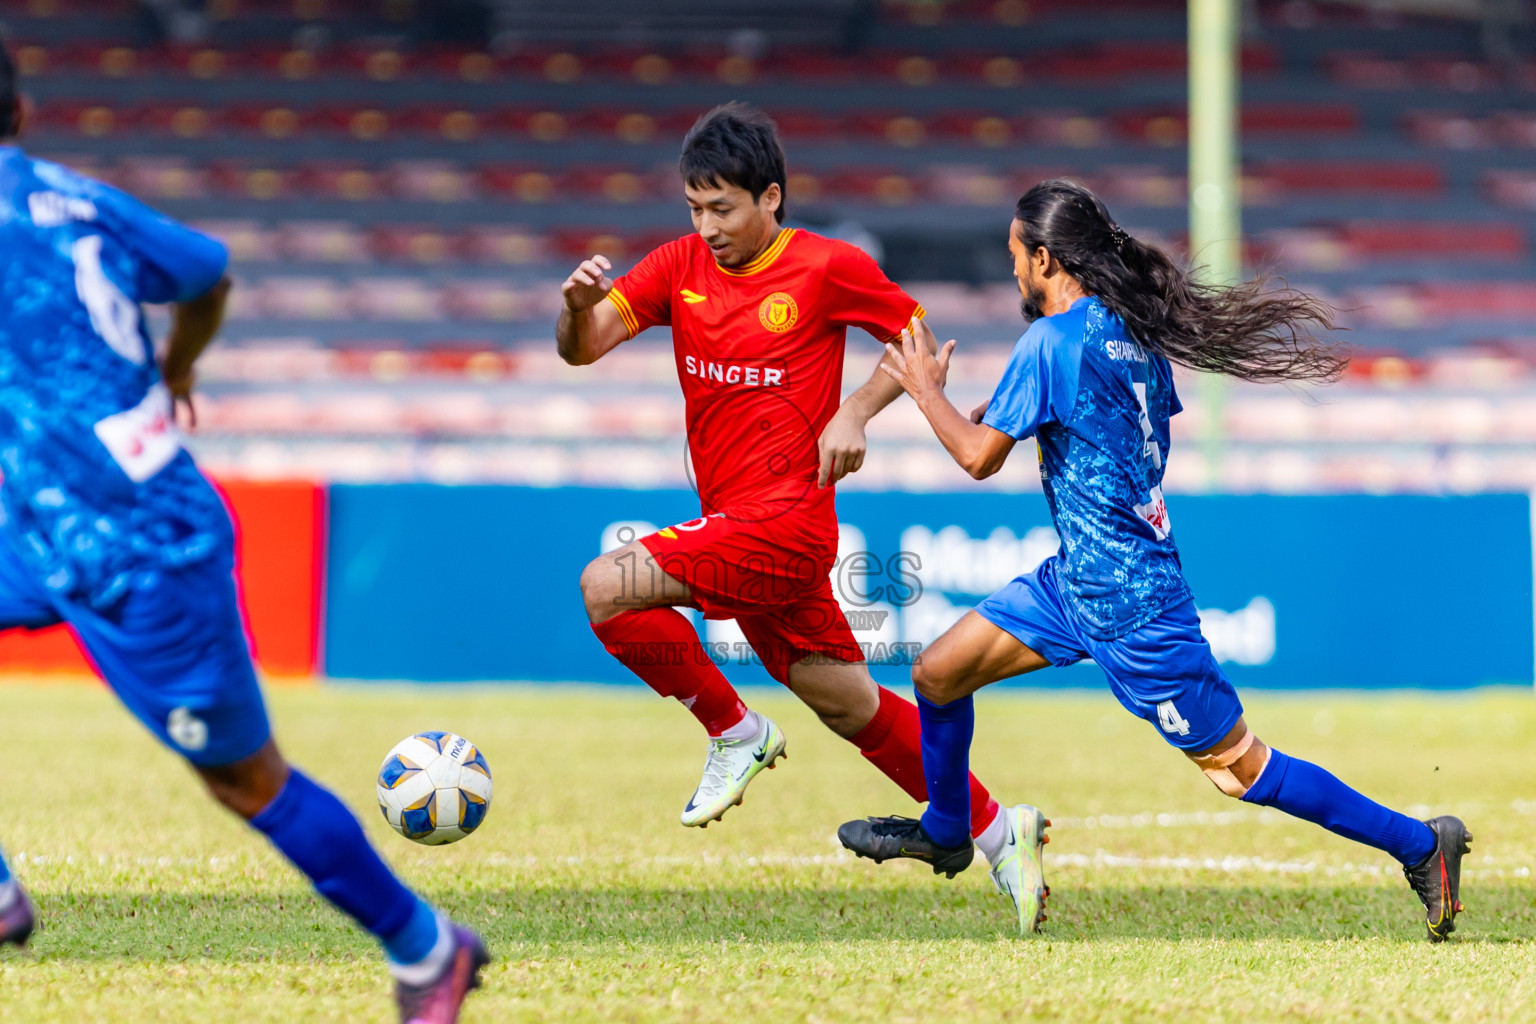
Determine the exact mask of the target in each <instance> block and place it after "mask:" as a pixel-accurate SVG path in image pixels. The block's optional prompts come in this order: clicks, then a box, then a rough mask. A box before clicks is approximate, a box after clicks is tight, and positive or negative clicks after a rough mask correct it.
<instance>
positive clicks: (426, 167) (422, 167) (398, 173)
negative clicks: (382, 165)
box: [388, 160, 480, 203]
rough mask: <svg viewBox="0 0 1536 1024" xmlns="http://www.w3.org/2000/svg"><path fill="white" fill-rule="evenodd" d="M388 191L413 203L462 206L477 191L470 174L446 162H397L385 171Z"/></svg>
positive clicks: (471, 173)
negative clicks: (457, 204)
mask: <svg viewBox="0 0 1536 1024" xmlns="http://www.w3.org/2000/svg"><path fill="white" fill-rule="evenodd" d="M388 181H389V191H390V193H391V194H393V195H395V196H398V197H399V198H401V199H409V200H413V201H416V202H434V203H463V202H469V201H470V200H472V199H475V198H476V197H477V196H478V195H479V192H480V186H479V179H478V177H477V176H476V175H475V174H474V172H472V171H469V170H467V169H465V168H464V167H462V166H460V165H458V164H455V163H453V162H452V161H448V160H399V161H396V162H395V163H393V164H390V166H389V170H388Z"/></svg>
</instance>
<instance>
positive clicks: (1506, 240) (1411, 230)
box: [1341, 221, 1530, 260]
mask: <svg viewBox="0 0 1536 1024" xmlns="http://www.w3.org/2000/svg"><path fill="white" fill-rule="evenodd" d="M1341 237H1342V239H1343V241H1344V243H1345V244H1346V245H1348V246H1349V248H1350V250H1351V251H1352V252H1354V253H1355V254H1356V255H1357V256H1359V257H1361V258H1364V259H1381V258H1389V259H1393V260H1404V259H1434V260H1445V259H1458V260H1464V259H1491V260H1514V259H1523V258H1525V257H1526V256H1527V255H1529V252H1530V247H1529V245H1528V243H1527V241H1526V236H1525V232H1524V231H1523V230H1521V229H1520V228H1519V227H1517V226H1515V225H1513V224H1501V223H1494V222H1476V221H1475V222H1471V223H1459V224H1458V223H1446V222H1411V221H1403V222H1388V221H1352V222H1349V223H1347V224H1345V225H1344V228H1343V231H1342V232H1341Z"/></svg>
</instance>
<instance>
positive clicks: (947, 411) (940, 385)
mask: <svg viewBox="0 0 1536 1024" xmlns="http://www.w3.org/2000/svg"><path fill="white" fill-rule="evenodd" d="M925 330H926V327H925V325H924V324H923V323H922V321H920V320H917V319H916V318H914V319H913V321H912V323H911V324H909V325H908V327H907V329H906V330H904V331H902V332H901V347H900V348H898V347H897V346H896V345H895V344H890V345H887V346H886V352H887V354H888V358H887V359H886V360H885V361H883V362H881V364H880V367H881V369H882V370H883V371H884V372H886V373H888V374H890V375H891V377H893V378H894V379H896V380H898V381H900V382H901V386H902V389H903V390H904V391H906V393H907V394H909V395H911V396H912V400H913V401H914V402H916V403H917V407H918V408H919V409H921V410H922V411H923V415H924V416H926V417H927V418H928V424H929V426H931V427H933V432H934V433H935V434H936V435H938V438H939V441H940V442H942V443H943V445H944V447H945V448H946V449H947V450H948V451H949V454H950V455H951V456H953V457H954V460H955V461H956V462H958V463H959V464H960V467H961V468H962V469H964V470H965V471H966V472H967V473H969V474H971V476H973V477H975V478H976V479H977V480H984V479H986V478H987V477H989V476H991V475H992V474H993V473H996V472H997V471H998V470H999V469H1002V468H1003V463H1004V462H1006V461H1007V459H1008V453H1009V452H1011V451H1013V445H1014V439H1013V438H1012V437H1010V436H1009V435H1007V434H1005V433H1003V432H1002V431H1001V430H994V429H993V428H992V427H989V426H986V425H985V424H983V423H981V422H979V420H980V416H979V415H977V412H984V411H985V409H982V410H977V412H973V413H972V414H971V416H969V417H967V416H966V415H965V414H964V413H962V412H961V411H960V410H959V409H956V408H955V406H954V403H953V402H951V401H950V400H949V396H948V395H946V394H945V393H944V382H945V380H946V379H947V378H948V376H949V359H950V356H951V355H952V354H953V353H954V351H955V343H954V341H953V340H950V341H947V342H945V343H944V347H943V348H941V349H939V352H938V355H937V356H935V355H934V354H933V353H932V352H930V351H929V350H928V346H927V345H923V344H921V343H920V342H918V340H917V337H920V336H921V335H922V334H923V333H924V331H925Z"/></svg>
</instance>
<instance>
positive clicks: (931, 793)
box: [917, 694, 976, 846]
mask: <svg viewBox="0 0 1536 1024" xmlns="http://www.w3.org/2000/svg"><path fill="white" fill-rule="evenodd" d="M917 714H918V717H919V718H920V719H921V720H922V724H923V737H922V746H923V777H924V778H925V779H926V780H927V782H928V809H927V810H926V811H924V812H923V831H925V832H927V833H928V835H929V837H930V838H932V839H933V841H934V842H936V843H938V844H939V845H940V846H959V845H960V844H962V843H964V842H965V841H966V840H968V839H970V837H971V734H972V733H974V732H975V731H976V702H975V700H974V699H972V698H970V697H961V698H960V699H959V700H957V701H952V702H951V703H949V704H934V703H932V702H930V701H928V700H927V699H925V698H924V697H923V695H922V694H917Z"/></svg>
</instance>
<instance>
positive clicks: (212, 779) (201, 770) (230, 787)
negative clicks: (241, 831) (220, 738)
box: [193, 741, 289, 821]
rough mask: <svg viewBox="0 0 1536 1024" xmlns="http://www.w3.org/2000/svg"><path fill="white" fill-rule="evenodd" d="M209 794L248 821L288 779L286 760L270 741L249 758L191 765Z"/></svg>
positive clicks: (270, 799)
mask: <svg viewBox="0 0 1536 1024" xmlns="http://www.w3.org/2000/svg"><path fill="white" fill-rule="evenodd" d="M193 769H194V770H195V771H196V772H197V774H198V776H199V777H200V778H201V779H202V780H203V785H204V786H206V787H207V788H208V792H209V794H210V795H212V797H213V798H214V799H215V800H217V801H218V802H219V803H221V804H223V805H224V806H225V807H227V808H229V809H230V810H231V811H233V812H235V813H236V814H238V815H240V817H242V818H244V819H246V820H247V821H249V820H250V819H252V818H254V817H256V815H258V814H260V813H261V812H262V811H263V810H265V809H266V808H267V806H268V805H269V804H271V803H272V801H273V800H276V799H277V795H278V794H279V793H281V792H282V790H283V786H284V785H285V784H286V783H287V781H288V773H289V769H288V763H287V762H286V761H284V760H283V757H282V755H281V754H279V753H278V751H277V746H276V745H275V744H273V743H272V742H271V741H268V743H267V745H266V746H264V747H263V748H262V749H261V750H258V751H257V752H256V753H254V754H252V755H251V756H250V757H247V758H245V759H244V760H241V761H236V762H235V763H234V764H227V765H217V766H213V767H208V766H203V765H194V766H193Z"/></svg>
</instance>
